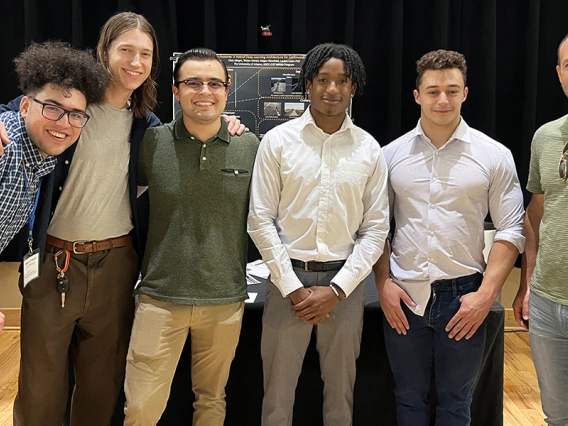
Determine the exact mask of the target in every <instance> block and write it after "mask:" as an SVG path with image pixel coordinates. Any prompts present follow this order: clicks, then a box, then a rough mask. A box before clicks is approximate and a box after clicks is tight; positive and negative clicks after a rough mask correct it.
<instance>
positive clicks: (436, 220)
mask: <svg viewBox="0 0 568 426" xmlns="http://www.w3.org/2000/svg"><path fill="white" fill-rule="evenodd" d="M383 153H384V156H385V159H386V161H387V164H388V169H389V199H390V204H391V211H392V213H393V215H394V220H395V223H396V230H395V233H394V236H393V241H392V255H391V261H390V267H391V275H392V279H393V281H394V282H396V283H397V284H398V285H400V286H401V287H402V288H404V289H405V290H406V292H407V293H408V294H409V295H410V297H411V298H412V299H413V300H414V302H415V303H416V305H417V306H416V307H415V308H414V311H415V313H416V314H418V315H423V314H424V310H425V308H426V305H427V304H428V301H429V299H430V293H431V292H430V284H431V283H432V282H434V281H436V280H440V279H451V278H457V277H460V276H465V275H471V274H474V273H476V272H480V273H483V272H484V271H485V266H486V265H485V261H484V258H483V248H484V226H483V225H484V220H485V217H486V216H487V213H488V212H489V213H490V214H491V219H492V221H493V224H494V225H495V228H496V229H497V232H496V234H495V241H498V240H503V241H509V242H510V243H512V244H514V245H515V246H516V247H517V248H518V249H519V251H520V252H522V251H523V250H524V247H525V238H524V236H523V216H524V209H523V194H522V192H521V187H520V185H519V179H518V178H517V172H516V169H515V163H514V161H513V156H512V155H511V152H510V151H509V150H508V149H507V148H506V147H504V146H503V145H501V144H500V143H498V142H496V141H494V140H493V139H491V138H490V137H488V136H486V135H484V134H483V133H481V132H479V131H477V130H475V129H472V128H470V127H469V126H468V125H467V124H466V122H465V121H464V120H463V119H462V120H461V122H460V124H459V126H458V127H457V129H456V131H455V132H454V134H453V135H452V137H451V138H450V140H449V141H448V142H447V143H446V144H444V145H443V146H442V147H441V148H440V149H436V147H435V146H434V145H433V144H432V143H431V142H430V140H429V139H428V138H427V137H426V135H424V132H423V130H422V127H421V125H420V122H418V125H417V126H416V128H415V129H414V130H412V131H410V132H408V133H407V134H405V135H404V136H402V137H400V138H399V139H397V140H395V141H393V142H391V143H390V144H389V145H387V146H386V147H384V148H383Z"/></svg>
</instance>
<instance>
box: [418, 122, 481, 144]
mask: <svg viewBox="0 0 568 426" xmlns="http://www.w3.org/2000/svg"><path fill="white" fill-rule="evenodd" d="M413 136H414V137H416V136H422V137H424V138H425V139H426V140H428V141H429V140H430V138H428V136H426V135H425V134H424V129H422V124H421V121H420V119H419V120H418V124H417V125H416V127H415V128H414V135H413ZM454 139H457V140H459V141H462V142H465V143H471V131H470V128H469V126H468V125H467V123H466V122H465V120H464V119H463V117H460V124H458V127H456V130H454V133H453V134H452V136H450V139H448V142H451V141H453V140H454ZM448 142H446V143H448Z"/></svg>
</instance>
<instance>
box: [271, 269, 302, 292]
mask: <svg viewBox="0 0 568 426" xmlns="http://www.w3.org/2000/svg"><path fill="white" fill-rule="evenodd" d="M271 279H272V278H271ZM272 283H273V284H274V285H275V286H276V287H277V288H278V290H280V293H282V297H288V295H289V294H290V293H292V292H294V291H296V290H298V289H299V288H302V287H303V286H304V285H303V284H302V282H301V281H300V279H299V278H298V276H297V275H296V274H295V273H294V272H291V273H289V274H286V275H283V276H281V277H280V279H279V280H278V282H274V281H272Z"/></svg>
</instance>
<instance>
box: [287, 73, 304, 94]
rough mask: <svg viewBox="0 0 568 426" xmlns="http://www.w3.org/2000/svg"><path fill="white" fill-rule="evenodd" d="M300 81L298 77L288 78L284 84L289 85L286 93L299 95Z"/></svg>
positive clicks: (300, 90) (300, 89)
mask: <svg viewBox="0 0 568 426" xmlns="http://www.w3.org/2000/svg"><path fill="white" fill-rule="evenodd" d="M299 82H300V79H299V78H298V77H289V78H287V79H286V84H287V85H289V90H288V93H290V94H291V95H301V94H302V88H301V87H300V84H299Z"/></svg>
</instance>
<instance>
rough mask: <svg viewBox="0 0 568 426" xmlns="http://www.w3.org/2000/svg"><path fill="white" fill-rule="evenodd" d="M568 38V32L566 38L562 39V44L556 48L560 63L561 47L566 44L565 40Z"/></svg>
mask: <svg viewBox="0 0 568 426" xmlns="http://www.w3.org/2000/svg"><path fill="white" fill-rule="evenodd" d="M566 40H568V34H566V35H565V36H564V38H563V39H562V41H561V42H560V44H559V45H558V49H556V57H557V58H558V65H560V48H561V47H562V45H563V44H564V42H565V41H566Z"/></svg>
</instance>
